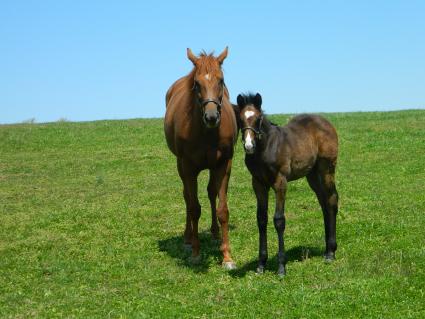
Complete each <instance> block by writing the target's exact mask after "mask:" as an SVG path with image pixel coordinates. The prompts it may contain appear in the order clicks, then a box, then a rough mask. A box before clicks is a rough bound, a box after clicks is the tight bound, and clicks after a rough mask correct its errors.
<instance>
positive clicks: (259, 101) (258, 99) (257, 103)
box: [254, 93, 263, 110]
mask: <svg viewBox="0 0 425 319" xmlns="http://www.w3.org/2000/svg"><path fill="white" fill-rule="evenodd" d="M262 103H263V99H262V97H261V95H260V93H257V94H256V95H255V98H254V105H255V106H256V107H257V108H258V109H259V110H261V104H262Z"/></svg>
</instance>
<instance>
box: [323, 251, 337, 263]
mask: <svg viewBox="0 0 425 319" xmlns="http://www.w3.org/2000/svg"><path fill="white" fill-rule="evenodd" d="M334 260H335V254H334V253H327V254H325V263H331V262H333V261H334Z"/></svg>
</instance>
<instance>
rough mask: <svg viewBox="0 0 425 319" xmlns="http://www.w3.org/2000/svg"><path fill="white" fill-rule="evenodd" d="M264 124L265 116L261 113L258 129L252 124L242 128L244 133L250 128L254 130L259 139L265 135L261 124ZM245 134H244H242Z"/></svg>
mask: <svg viewBox="0 0 425 319" xmlns="http://www.w3.org/2000/svg"><path fill="white" fill-rule="evenodd" d="M262 125H263V116H262V115H261V117H260V124H259V125H258V129H256V128H255V127H252V126H249V125H248V126H245V127H243V128H241V131H242V133H243V132H245V131H246V130H250V131H253V132H254V133H255V136H257V138H258V140H261V137H262V136H263V132H262V130H261V126H262ZM242 136H243V135H242Z"/></svg>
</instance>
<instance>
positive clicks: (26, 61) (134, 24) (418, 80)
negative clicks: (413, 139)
mask: <svg viewBox="0 0 425 319" xmlns="http://www.w3.org/2000/svg"><path fill="white" fill-rule="evenodd" d="M226 45H228V46H229V55H228V58H227V59H226V60H225V62H224V65H223V68H224V71H225V81H226V84H227V86H228V88H229V91H230V94H231V98H232V100H233V101H235V99H236V96H237V94H238V93H240V92H246V91H253V92H260V93H261V94H262V96H263V103H264V104H263V105H264V108H265V110H266V111H267V112H268V113H299V112H346V111H382V110H396V109H406V108H425V85H424V84H425V1H414V0H412V1H221V0H220V1H213V0H211V1H199V0H198V1H156V2H154V1H152V2H151V1H149V2H148V1H115V2H112V1H2V2H1V3H0V123H15V122H22V121H24V120H27V119H30V118H35V119H36V121H37V122H48V121H56V120H58V119H60V118H66V119H68V120H71V121H87V120H98V119H122V118H140V117H162V116H163V115H164V110H165V105H164V96H165V92H166V91H167V89H168V87H169V86H170V85H171V84H172V82H173V81H174V80H176V79H177V78H179V77H181V76H183V75H185V74H187V73H188V72H189V71H190V70H191V67H192V65H191V63H190V61H189V60H187V58H186V48H187V47H190V48H192V50H193V51H194V52H199V51H201V50H202V49H205V50H206V51H212V50H214V51H215V52H216V53H220V52H221V51H222V50H223V49H224V47H225V46H226Z"/></svg>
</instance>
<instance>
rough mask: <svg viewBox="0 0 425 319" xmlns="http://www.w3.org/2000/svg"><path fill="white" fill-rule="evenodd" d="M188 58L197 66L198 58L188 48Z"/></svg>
mask: <svg viewBox="0 0 425 319" xmlns="http://www.w3.org/2000/svg"><path fill="white" fill-rule="evenodd" d="M187 58H188V59H189V60H190V61H192V63H193V64H196V61H197V60H198V58H197V57H196V56H195V55H194V54H193V53H192V50H191V49H189V48H187Z"/></svg>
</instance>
